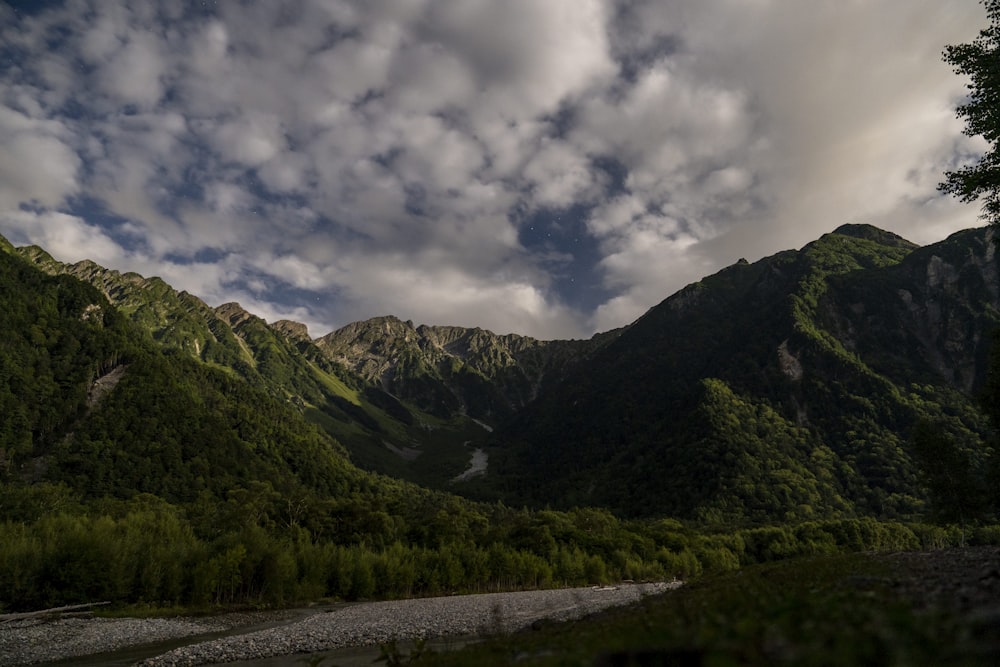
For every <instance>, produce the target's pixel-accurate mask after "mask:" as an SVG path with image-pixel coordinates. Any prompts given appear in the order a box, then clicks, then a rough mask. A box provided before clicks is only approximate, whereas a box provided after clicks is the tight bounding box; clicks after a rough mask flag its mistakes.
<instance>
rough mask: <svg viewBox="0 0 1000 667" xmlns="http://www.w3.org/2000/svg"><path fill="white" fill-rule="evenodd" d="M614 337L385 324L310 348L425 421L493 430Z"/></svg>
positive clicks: (355, 328)
mask: <svg viewBox="0 0 1000 667" xmlns="http://www.w3.org/2000/svg"><path fill="white" fill-rule="evenodd" d="M618 333H619V332H617V331H614V332H610V333H607V334H601V335H598V336H595V337H593V338H592V339H590V340H586V341H579V340H571V341H540V340H536V339H534V338H529V337H526V336H518V335H516V334H509V335H505V336H499V335H497V334H494V333H492V332H490V331H486V330H484V329H479V328H475V329H466V328H462V327H446V326H426V325H420V326H418V327H414V325H413V323H412V322H403V321H401V320H399V319H398V318H395V317H391V316H389V317H379V318H375V319H371V320H367V321H364V322H356V323H353V324H349V325H347V326H345V327H342V328H340V329H338V330H336V331H334V332H333V333H330V334H328V335H326V336H323V337H322V338H320V339H318V340H317V341H316V345H317V346H318V347H319V348H320V350H322V351H323V353H324V354H325V355H326V357H327V358H328V359H331V360H333V361H335V362H339V363H341V364H343V365H345V366H347V367H349V368H351V369H352V370H353V371H354V372H356V373H358V374H359V375H361V376H362V377H363V378H365V379H366V380H367V381H369V382H370V383H372V384H373V385H376V386H381V387H382V388H384V389H385V390H386V391H387V392H390V393H392V394H393V395H395V396H398V397H400V398H402V399H405V400H409V401H412V402H413V403H414V404H416V405H418V406H420V407H421V408H422V409H424V410H426V411H428V412H430V413H432V414H435V415H438V416H441V417H448V416H450V415H453V414H456V413H460V414H467V415H469V416H472V417H475V418H477V419H481V420H485V421H488V422H493V423H497V422H502V421H504V420H506V419H508V418H509V417H510V416H512V415H513V414H514V413H516V412H517V411H518V410H520V409H521V408H523V407H524V406H525V405H527V404H528V403H530V402H531V401H532V400H534V399H535V397H536V396H537V395H538V392H539V391H540V390H541V388H542V387H543V386H545V384H546V383H548V382H551V381H552V379H553V378H554V377H559V376H560V375H561V374H562V373H563V372H564V371H565V370H566V369H567V368H568V367H569V366H571V365H573V364H576V363H581V362H582V361H584V360H585V359H586V358H587V357H588V356H589V355H590V354H592V353H593V352H594V351H596V350H598V349H600V348H601V347H602V346H604V345H605V344H607V343H608V342H610V341H611V340H613V339H614V338H615V337H616V336H617V334H618Z"/></svg>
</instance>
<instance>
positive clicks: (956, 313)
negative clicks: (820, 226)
mask: <svg viewBox="0 0 1000 667" xmlns="http://www.w3.org/2000/svg"><path fill="white" fill-rule="evenodd" d="M997 287H998V279H997V267H996V262H995V258H994V251H993V245H992V241H991V240H990V239H989V235H988V232H987V231H985V230H970V231H968V232H963V233H960V234H958V235H955V236H953V237H951V238H950V239H948V240H946V241H945V242H942V243H940V244H935V245H934V246H929V247H927V248H921V249H917V248H916V246H914V245H913V244H911V243H909V242H906V241H905V240H903V239H901V238H899V237H897V236H895V235H892V234H889V233H887V232H883V231H881V230H877V229H875V228H873V227H868V226H863V225H851V226H845V227H842V228H840V229H838V230H837V231H836V232H834V233H832V234H827V235H825V236H824V237H823V238H821V239H819V240H817V241H815V242H813V243H811V244H809V245H808V246H806V247H805V248H803V249H802V250H801V251H787V252H783V253H779V254H777V255H774V256H772V257H769V258H766V259H764V260H761V261H759V262H756V263H754V264H747V263H745V262H740V263H738V264H736V265H734V266H731V267H729V268H727V269H724V270H723V271H721V272H719V273H717V274H715V275H713V276H709V277H707V278H705V279H704V280H702V281H700V282H698V283H695V284H693V285H690V286H688V287H686V288H685V289H683V290H681V291H680V292H678V293H677V294H675V295H674V296H672V297H670V298H668V299H667V300H665V301H664V302H663V303H661V304H660V305H658V306H656V307H654V308H652V309H651V310H650V311H649V312H648V313H646V314H645V315H644V316H643V317H642V318H640V319H639V320H638V321H636V322H635V323H634V324H633V325H631V326H630V327H629V328H628V329H627V330H626V331H625V332H624V333H623V334H622V335H621V336H620V337H619V338H618V339H617V340H615V341H613V342H612V343H611V344H609V345H608V346H607V347H606V348H604V349H602V350H600V351H598V352H597V353H596V354H595V355H594V356H593V357H592V358H591V360H590V361H589V363H588V364H586V366H585V367H579V368H577V369H575V371H574V372H573V373H572V374H571V375H570V377H569V378H568V379H567V380H566V381H564V382H563V383H561V384H560V385H558V386H556V387H553V388H552V389H551V390H549V391H546V392H545V393H543V394H542V395H541V396H540V397H539V400H538V401H536V402H535V403H534V404H532V405H530V406H529V407H528V408H527V409H526V410H525V411H523V412H522V413H521V414H520V415H518V417H517V418H516V420H515V423H514V424H512V426H511V427H510V428H508V429H506V430H504V431H503V432H501V433H500V434H499V435H498V438H497V442H498V444H499V445H501V446H500V447H499V448H498V449H497V450H496V451H495V452H494V454H493V455H492V457H491V462H490V463H491V469H490V473H491V474H490V476H489V479H488V480H487V484H489V485H490V486H491V490H492V492H493V493H495V494H499V495H500V496H501V497H505V498H507V499H508V501H514V500H522V501H530V502H535V503H553V504H555V505H564V506H569V505H574V504H597V505H604V506H609V507H612V508H614V509H616V510H618V511H620V512H624V513H630V514H646V515H655V514H670V515H675V516H686V517H692V518H701V519H704V520H712V521H725V522H733V521H761V520H765V519H768V518H770V519H774V518H806V517H811V516H831V515H838V514H842V513H844V512H859V513H865V514H874V515H878V516H905V515H909V514H911V513H913V512H915V511H917V510H918V509H919V507H920V504H921V499H922V496H921V491H920V488H919V485H918V483H917V478H916V471H915V469H914V466H913V464H912V462H911V460H910V457H909V455H908V454H907V447H908V445H907V439H908V436H909V432H910V430H911V429H912V427H913V425H914V424H915V423H916V422H917V421H918V420H919V419H921V418H928V419H932V420H934V421H936V422H938V423H940V424H941V425H942V428H944V429H945V430H946V432H947V433H949V434H950V435H951V436H953V437H954V438H956V439H958V440H959V441H960V442H962V443H963V445H964V446H965V447H967V448H968V449H969V450H971V451H981V450H982V435H983V434H984V433H985V431H986V424H985V421H984V419H983V418H982V417H981V415H980V414H979V412H978V411H977V410H976V409H975V405H974V400H973V394H974V392H975V390H976V388H977V387H979V386H981V384H982V382H983V379H984V378H983V373H984V372H985V368H986V364H985V363H984V360H985V358H986V354H987V348H988V343H989V341H990V340H991V332H992V331H993V330H994V329H995V328H996V326H997V323H998V319H1000V318H998V317H997V297H996V295H997Z"/></svg>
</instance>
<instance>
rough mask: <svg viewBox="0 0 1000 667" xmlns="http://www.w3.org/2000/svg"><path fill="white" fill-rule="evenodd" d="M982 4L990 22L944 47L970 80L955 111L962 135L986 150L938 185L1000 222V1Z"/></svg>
mask: <svg viewBox="0 0 1000 667" xmlns="http://www.w3.org/2000/svg"><path fill="white" fill-rule="evenodd" d="M983 5H985V7H986V15H987V17H988V19H989V21H990V24H989V26H988V27H987V28H984V29H983V30H981V31H980V32H979V36H978V37H977V38H976V39H974V40H973V41H972V42H970V43H968V44H953V45H950V46H948V47H946V48H945V50H944V60H945V62H947V63H948V64H949V65H951V66H952V67H953V68H954V69H955V73H956V74H960V75H963V76H968V77H969V79H970V81H969V84H968V88H969V96H968V100H967V101H966V103H965V104H962V105H960V106H959V107H958V109H957V113H958V117H959V118H962V119H964V120H965V123H966V124H965V130H964V132H965V134H966V135H968V136H970V137H975V136H982V137H983V138H984V139H985V140H986V141H987V142H988V143H989V145H990V148H989V149H988V150H987V151H986V153H984V154H983V156H982V157H980V158H979V161H978V162H977V163H975V164H969V165H966V166H964V167H962V168H961V169H958V170H956V171H946V172H945V178H946V180H945V181H944V182H943V183H941V184H940V185H939V186H938V187H939V189H940V190H941V191H942V192H947V193H949V194H952V195H955V196H956V197H958V198H960V199H961V200H962V201H963V202H971V201H975V200H977V199H980V198H983V218H984V219H986V220H987V222H989V223H990V224H991V225H994V226H1000V0H983Z"/></svg>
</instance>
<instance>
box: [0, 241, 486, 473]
mask: <svg viewBox="0 0 1000 667" xmlns="http://www.w3.org/2000/svg"><path fill="white" fill-rule="evenodd" d="M14 252H16V254H18V255H19V256H21V257H23V258H25V259H26V260H28V261H30V262H31V263H32V264H34V265H35V266H36V267H37V268H39V269H41V270H43V271H45V272H46V273H49V274H52V275H70V276H74V277H76V278H79V279H81V280H83V281H85V282H87V283H89V284H91V285H93V286H94V287H96V288H97V289H98V290H100V291H101V292H102V293H103V295H104V296H105V297H106V298H107V299H108V300H109V301H110V302H111V303H112V304H114V305H115V306H116V307H117V308H118V309H119V310H120V311H121V312H122V313H123V314H124V315H126V316H127V317H128V319H130V320H131V321H132V322H133V323H135V324H136V325H137V326H138V327H139V328H140V329H141V330H143V331H146V332H148V333H149V335H150V336H151V338H152V339H153V341H155V343H156V344H157V345H158V346H159V347H160V348H161V349H163V350H167V351H175V352H178V353H181V354H182V355H183V356H185V357H187V358H191V359H195V360H198V361H201V362H203V363H205V364H207V365H209V366H212V367H214V368H217V369H220V370H222V371H224V372H226V373H228V374H229V375H231V376H233V377H234V378H239V379H242V380H245V381H247V382H249V383H251V384H252V385H253V386H254V387H257V388H258V389H259V390H262V391H264V392H266V393H268V394H269V395H270V396H272V397H274V398H276V399H279V400H281V401H287V402H289V403H291V404H292V405H294V406H296V408H297V409H298V410H299V411H300V412H302V413H303V414H305V415H306V416H307V417H308V418H309V419H310V420H311V421H313V422H315V423H316V424H318V425H320V426H321V427H322V428H323V429H324V430H325V431H327V432H328V433H329V434H330V435H332V436H333V437H335V438H336V439H338V440H339V441H340V442H342V443H344V445H345V447H346V448H347V449H348V451H349V452H350V454H351V456H352V458H353V460H354V462H355V463H356V464H358V465H360V466H362V467H363V468H365V469H369V470H374V471H379V472H384V473H388V474H392V475H394V476H397V477H402V478H407V479H412V480H415V481H419V482H421V483H424V484H428V485H431V486H439V487H445V486H447V484H448V481H449V480H450V479H451V478H452V477H454V476H455V475H456V474H458V473H460V472H461V471H462V470H463V469H464V467H465V465H466V462H467V460H468V457H469V453H468V451H467V450H466V448H465V447H464V445H463V443H464V442H466V441H467V440H468V439H469V432H470V430H473V429H474V432H476V434H477V435H479V434H482V433H484V432H483V431H482V430H481V429H479V428H478V427H474V426H470V424H469V423H468V421H467V420H465V419H463V418H461V417H459V416H457V415H455V414H451V413H447V412H445V413H442V414H440V415H438V416H434V415H429V414H424V413H423V412H421V411H420V410H419V408H417V407H416V406H414V405H412V404H411V405H406V404H404V403H403V402H401V401H400V400H398V399H397V398H395V397H394V396H392V395H391V394H389V393H387V392H386V391H384V390H383V389H382V387H381V386H380V385H378V384H376V383H372V382H369V381H367V380H366V379H365V378H364V377H362V376H360V375H358V374H356V373H354V372H352V371H351V370H350V369H349V368H347V367H346V366H344V365H342V364H340V363H337V362H336V361H333V360H331V358H330V357H329V356H328V355H326V354H324V353H323V352H322V351H321V350H320V348H319V347H317V346H316V345H315V344H314V342H313V341H312V340H311V339H310V338H309V335H308V331H307V330H306V329H305V326H304V325H302V324H299V323H296V322H289V321H282V322H276V323H274V324H273V325H270V324H268V323H266V322H265V321H264V320H263V319H261V318H259V317H257V316H255V315H253V314H251V313H249V312H247V311H246V310H244V309H243V308H242V307H240V306H239V304H236V303H229V304H223V305H222V306H219V307H217V308H212V307H210V306H208V305H207V304H205V303H204V302H203V301H201V300H200V299H198V298H197V297H195V296H193V295H191V294H188V293H186V292H178V291H176V290H174V289H173V288H171V287H170V286H169V285H167V284H166V283H165V282H163V281H162V280H160V279H159V278H144V277H142V276H140V275H138V274H134V273H125V274H122V273H119V272H117V271H114V270H110V269H105V268H103V267H101V266H99V265H97V264H95V263H93V262H90V261H82V262H78V263H76V264H72V265H69V264H63V263H60V262H57V261H56V260H54V259H53V258H52V257H51V256H50V255H48V253H46V252H45V251H44V250H42V249H41V248H37V247H25V248H18V249H16V250H15V251H14ZM425 402H426V401H425ZM411 452H419V456H420V458H421V460H420V461H419V462H416V461H413V460H410V459H411V458H412V456H411V454H410V453H411Z"/></svg>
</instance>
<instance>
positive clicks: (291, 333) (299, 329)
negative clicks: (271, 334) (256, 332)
mask: <svg viewBox="0 0 1000 667" xmlns="http://www.w3.org/2000/svg"><path fill="white" fill-rule="evenodd" d="M268 326H270V327H271V328H272V329H274V330H275V331H277V332H278V333H280V334H281V335H283V336H285V337H287V338H290V339H292V340H294V341H308V340H312V338H310V337H309V327H307V326H306V325H304V324H302V322H296V321H294V320H278V321H277V322H272V323H270V324H269V325H268Z"/></svg>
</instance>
